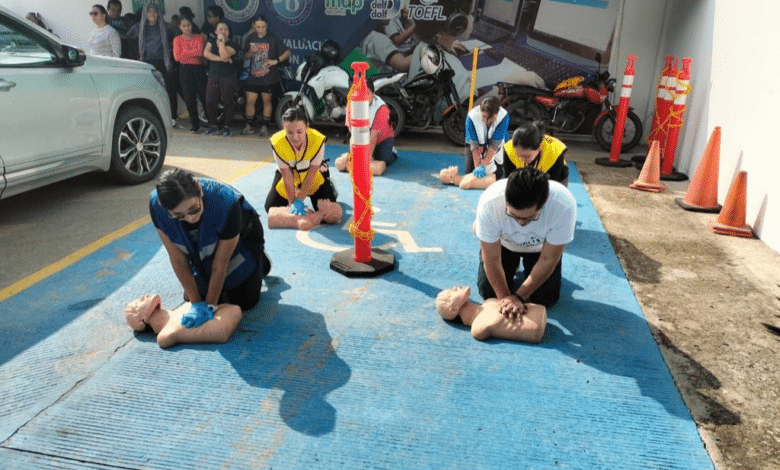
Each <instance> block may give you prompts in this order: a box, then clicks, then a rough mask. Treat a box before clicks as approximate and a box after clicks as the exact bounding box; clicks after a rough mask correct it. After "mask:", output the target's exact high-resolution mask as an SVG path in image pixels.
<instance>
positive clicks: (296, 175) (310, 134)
mask: <svg viewBox="0 0 780 470" xmlns="http://www.w3.org/2000/svg"><path fill="white" fill-rule="evenodd" d="M325 140H326V137H325V136H324V135H323V134H321V133H320V132H318V131H316V130H314V129H312V128H311V127H310V128H308V129H306V148H304V150H303V156H302V157H301V158H300V159H298V158H296V155H295V150H293V148H292V145H290V141H288V140H287V135H286V134H285V132H284V130H281V131H279V132H277V133H276V134H274V135H272V136H271V145H272V146H273V148H274V150H275V151H276V153H277V155H279V158H281V159H282V160H284V162H285V163H287V166H288V167H290V169H291V170H292V172H293V183H294V184H295V187H296V188H300V187H301V183H303V180H304V179H306V174H307V173H308V170H304V171H298V169H297V166H298V164H299V163H301V162H304V161H308V162H311V161H312V160H313V159H314V157H316V156H317V153H318V152H319V151H320V149H321V148H322V146H323V145H325ZM324 182H325V178H323V176H322V173H320V172H319V171H317V174H316V175H315V176H314V180H313V181H312V185H311V192H312V193H315V192H316V191H317V190H318V189H319V188H320V186H322V183H324ZM276 192H278V193H279V195H280V196H282V197H284V198H286V197H287V190H286V189H285V187H284V179H280V180H279V183H277V184H276ZM307 196H310V194H307Z"/></svg>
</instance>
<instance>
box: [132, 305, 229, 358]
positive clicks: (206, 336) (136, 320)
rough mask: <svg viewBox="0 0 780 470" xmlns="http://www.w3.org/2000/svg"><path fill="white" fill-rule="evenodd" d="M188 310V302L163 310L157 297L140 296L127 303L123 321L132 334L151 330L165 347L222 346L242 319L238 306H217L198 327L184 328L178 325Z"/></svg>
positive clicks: (158, 342) (160, 344) (158, 343)
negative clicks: (133, 331)
mask: <svg viewBox="0 0 780 470" xmlns="http://www.w3.org/2000/svg"><path fill="white" fill-rule="evenodd" d="M189 310H190V303H189V302H184V303H183V304H181V305H179V306H178V307H176V308H175V309H173V310H165V309H164V308H162V305H161V300H160V296H159V295H144V296H142V297H141V298H139V299H136V300H134V301H132V302H130V303H129V304H127V307H125V319H126V320H127V324H128V325H130V327H131V328H132V329H134V330H135V331H144V330H146V328H147V327H148V326H150V327H152V330H154V332H155V333H157V345H158V346H160V347H161V348H169V347H171V346H174V345H176V344H179V343H225V342H227V340H228V339H230V335H232V334H233V331H235V329H236V327H237V326H238V323H239V322H240V321H241V316H242V314H241V309H240V308H239V307H238V305H233V304H219V305H217V306H216V307H215V309H214V318H212V319H211V320H208V321H206V322H205V323H203V324H202V325H200V326H198V327H193V328H187V327H186V326H184V325H182V324H181V319H182V316H183V315H184V314H185V313H187V312H188V311H189Z"/></svg>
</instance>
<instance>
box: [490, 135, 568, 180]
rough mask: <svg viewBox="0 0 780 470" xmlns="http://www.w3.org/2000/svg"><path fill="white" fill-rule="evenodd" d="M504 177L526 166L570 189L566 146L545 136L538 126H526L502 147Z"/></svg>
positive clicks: (551, 137) (553, 138)
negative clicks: (545, 174)
mask: <svg viewBox="0 0 780 470" xmlns="http://www.w3.org/2000/svg"><path fill="white" fill-rule="evenodd" d="M504 153H505V154H506V156H505V157H504V176H505V177H508V176H509V173H511V172H512V171H514V170H516V169H518V168H524V167H526V166H528V167H531V168H536V169H537V170H540V171H542V172H544V173H547V176H549V177H550V179H551V180H553V181H557V182H559V183H561V184H562V185H564V186H568V185H569V167H568V166H566V159H565V158H564V157H563V155H564V154H565V153H566V144H564V143H563V142H561V141H560V140H558V139H556V138H555V137H553V136H551V135H546V134H545V133H544V126H543V124H542V123H541V122H539V121H536V122H534V123H525V124H523V125H521V126H520V127H518V128H517V129H516V130H515V132H514V133H513V134H512V139H511V140H510V141H509V142H507V143H506V145H504Z"/></svg>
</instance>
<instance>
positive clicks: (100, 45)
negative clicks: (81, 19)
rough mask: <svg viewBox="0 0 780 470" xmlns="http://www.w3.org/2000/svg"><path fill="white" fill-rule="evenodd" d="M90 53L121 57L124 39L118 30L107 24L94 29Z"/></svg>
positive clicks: (90, 39) (90, 41)
mask: <svg viewBox="0 0 780 470" xmlns="http://www.w3.org/2000/svg"><path fill="white" fill-rule="evenodd" d="M89 53H90V54H92V55H102V56H106V57H119V56H120V55H121V53H122V40H121V39H120V37H119V33H117V32H116V30H115V29H114V28H113V27H111V26H109V25H106V26H104V27H102V28H95V29H93V30H92V35H91V36H90V37H89Z"/></svg>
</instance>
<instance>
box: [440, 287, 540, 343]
mask: <svg viewBox="0 0 780 470" xmlns="http://www.w3.org/2000/svg"><path fill="white" fill-rule="evenodd" d="M470 294H471V289H470V288H469V287H466V286H456V287H453V288H452V289H447V290H443V291H441V292H440V293H439V295H438V296H437V297H436V311H438V312H439V315H441V317H442V318H444V319H445V320H454V319H455V318H456V317H460V319H461V320H462V321H463V324H464V325H466V326H471V336H473V337H474V338H475V339H478V340H480V341H482V340H486V339H488V338H499V339H508V340H515V341H523V342H526V343H538V342H540V341H541V340H542V337H544V330H545V327H546V326H547V309H546V308H545V307H544V306H543V305H537V304H525V313H523V314H522V315H519V316H517V317H516V318H512V317H511V316H504V315H502V314H501V313H500V310H499V305H500V301H499V300H497V299H488V300H486V301H485V302H484V303H483V304H482V305H477V304H475V303H472V302H469V295H470Z"/></svg>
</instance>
